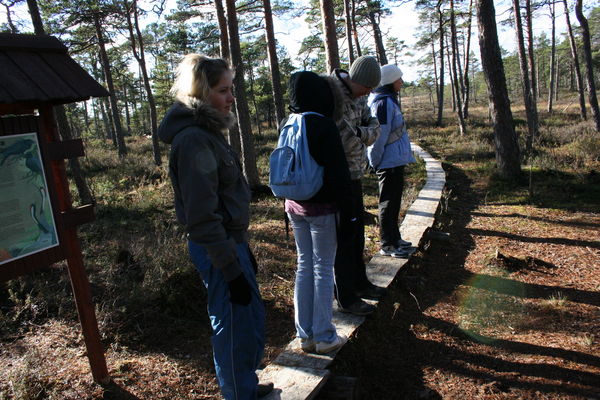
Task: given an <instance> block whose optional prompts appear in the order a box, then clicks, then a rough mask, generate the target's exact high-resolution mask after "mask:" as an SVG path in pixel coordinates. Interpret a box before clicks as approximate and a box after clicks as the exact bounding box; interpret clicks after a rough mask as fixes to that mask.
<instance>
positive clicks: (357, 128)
mask: <svg viewBox="0 0 600 400" xmlns="http://www.w3.org/2000/svg"><path fill="white" fill-rule="evenodd" d="M356 136H358V137H361V136H362V131H361V130H360V126H358V125H357V126H356Z"/></svg>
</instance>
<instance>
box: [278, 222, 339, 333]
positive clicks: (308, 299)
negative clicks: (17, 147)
mask: <svg viewBox="0 0 600 400" xmlns="http://www.w3.org/2000/svg"><path fill="white" fill-rule="evenodd" d="M288 216H289V219H290V221H291V223H292V228H293V229H294V237H295V238H296V249H297V252H298V270H297V272H296V287H295V291H294V304H295V323H296V332H297V334H298V337H300V338H302V339H312V340H314V341H315V342H328V343H330V342H332V341H334V340H335V338H336V330H335V326H334V325H333V323H332V322H331V318H332V308H333V284H334V278H333V264H334V262H335V252H336V245H337V239H336V229H335V214H327V215H323V216H318V217H307V216H300V215H295V214H288Z"/></svg>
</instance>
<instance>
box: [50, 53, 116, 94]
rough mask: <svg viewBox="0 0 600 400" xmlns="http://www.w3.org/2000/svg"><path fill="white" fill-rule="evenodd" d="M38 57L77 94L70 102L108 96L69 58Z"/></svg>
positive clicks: (55, 56) (51, 55) (101, 87)
mask: <svg viewBox="0 0 600 400" xmlns="http://www.w3.org/2000/svg"><path fill="white" fill-rule="evenodd" d="M40 57H41V58H42V59H43V60H44V62H46V63H47V64H48V65H49V66H50V67H51V68H52V69H53V70H54V71H56V73H57V74H58V75H60V76H62V77H63V79H64V80H65V81H66V82H68V83H69V85H71V87H72V88H73V90H74V91H75V92H77V93H78V96H77V97H76V98H72V99H71V101H80V100H85V99H88V98H89V97H90V96H93V97H106V96H108V95H109V93H108V91H107V90H106V89H105V88H104V87H103V86H102V85H100V84H99V83H98V82H96V81H95V80H94V78H92V77H91V76H90V75H89V74H88V73H87V72H86V71H85V70H84V69H83V68H81V66H80V65H79V64H77V63H76V62H75V61H74V60H73V59H71V58H70V57H65V56H62V55H60V54H51V53H43V54H40Z"/></svg>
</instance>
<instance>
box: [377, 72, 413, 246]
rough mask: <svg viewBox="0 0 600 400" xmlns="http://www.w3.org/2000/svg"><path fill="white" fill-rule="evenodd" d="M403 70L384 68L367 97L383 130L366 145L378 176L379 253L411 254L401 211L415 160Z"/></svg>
mask: <svg viewBox="0 0 600 400" xmlns="http://www.w3.org/2000/svg"><path fill="white" fill-rule="evenodd" d="M403 83H404V81H403V80H402V71H401V70H400V68H398V66H397V65H395V64H387V65H384V66H383V67H381V82H380V85H379V87H378V88H377V89H375V90H374V91H373V93H371V95H370V96H369V99H368V104H369V107H370V108H371V115H372V116H374V117H377V119H378V120H379V124H380V126H381V133H380V135H379V137H378V138H377V140H376V141H375V143H373V144H372V145H371V146H369V147H368V148H367V158H368V159H369V164H370V165H371V167H372V168H373V169H374V170H375V171H376V173H377V178H378V179H379V207H378V208H379V233H380V240H381V250H380V251H379V254H381V255H384V256H390V257H408V255H409V254H410V250H409V249H410V246H411V245H412V243H410V242H407V241H405V240H402V237H401V236H400V228H399V226H398V214H399V213H400V203H401V201H402V191H403V188H404V166H405V165H406V164H409V163H412V162H415V161H416V160H415V158H414V156H413V154H412V150H411V148H410V139H409V137H408V133H407V131H406V124H405V121H404V116H403V115H402V111H401V109H400V104H399V102H398V93H399V92H400V89H401V88H402V84H403Z"/></svg>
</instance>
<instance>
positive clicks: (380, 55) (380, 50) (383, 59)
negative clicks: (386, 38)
mask: <svg viewBox="0 0 600 400" xmlns="http://www.w3.org/2000/svg"><path fill="white" fill-rule="evenodd" d="M373 7H377V9H374V8H373ZM377 11H379V7H378V6H377V5H376V4H374V3H372V4H369V21H370V22H371V28H372V29H373V40H374V41H375V52H376V53H377V59H378V60H379V64H381V65H386V64H387V63H388V59H387V55H386V54H385V46H384V45H383V36H382V34H381V28H380V27H379V22H378V21H377Z"/></svg>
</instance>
